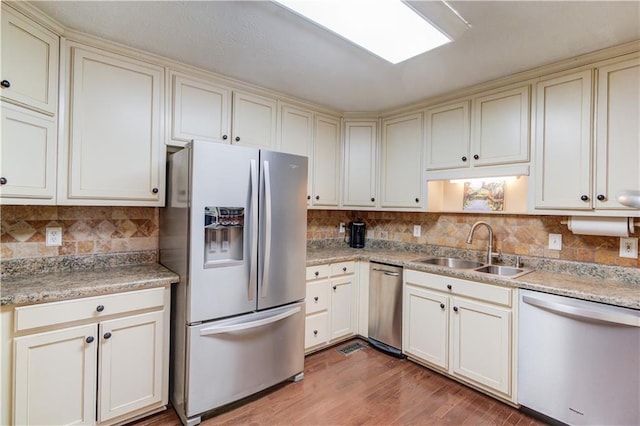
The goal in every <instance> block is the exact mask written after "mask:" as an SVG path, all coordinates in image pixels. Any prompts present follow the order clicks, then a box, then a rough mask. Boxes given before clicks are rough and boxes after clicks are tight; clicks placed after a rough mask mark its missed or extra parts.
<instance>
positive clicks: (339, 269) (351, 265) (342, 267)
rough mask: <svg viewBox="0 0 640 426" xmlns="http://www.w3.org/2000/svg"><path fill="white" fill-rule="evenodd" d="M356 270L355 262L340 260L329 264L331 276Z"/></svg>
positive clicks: (351, 272)
mask: <svg viewBox="0 0 640 426" xmlns="http://www.w3.org/2000/svg"><path fill="white" fill-rule="evenodd" d="M355 270H356V262H353V261H351V262H340V263H333V264H331V276H332V277H336V276H338V275H345V274H353V272H354V271H355Z"/></svg>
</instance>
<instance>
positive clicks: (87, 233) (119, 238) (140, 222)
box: [0, 206, 159, 260]
mask: <svg viewBox="0 0 640 426" xmlns="http://www.w3.org/2000/svg"><path fill="white" fill-rule="evenodd" d="M0 215H1V221H0V224H1V235H0V241H1V242H2V246H1V247H2V248H1V251H0V258H1V259H5V260H6V259H27V258H37V257H49V256H70V255H90V254H104V253H123V252H136V251H144V250H157V249H158V231H159V211H158V209H157V208H152V207H76V206H1V207H0ZM55 226H58V227H61V228H62V245H61V246H58V247H47V246H46V245H45V235H46V234H45V230H46V228H47V227H55Z"/></svg>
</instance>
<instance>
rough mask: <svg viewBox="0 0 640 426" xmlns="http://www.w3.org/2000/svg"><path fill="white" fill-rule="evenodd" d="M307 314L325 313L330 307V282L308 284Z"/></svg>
mask: <svg viewBox="0 0 640 426" xmlns="http://www.w3.org/2000/svg"><path fill="white" fill-rule="evenodd" d="M305 301H306V302H307V305H306V309H307V314H312V313H315V312H320V311H324V310H326V309H327V307H328V306H329V281H320V282H314V283H311V284H307V297H306V299H305Z"/></svg>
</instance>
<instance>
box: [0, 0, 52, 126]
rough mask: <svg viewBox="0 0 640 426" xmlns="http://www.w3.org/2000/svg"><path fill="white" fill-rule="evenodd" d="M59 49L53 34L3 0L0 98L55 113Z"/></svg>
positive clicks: (33, 108)
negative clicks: (15, 10) (6, 4)
mask: <svg viewBox="0 0 640 426" xmlns="http://www.w3.org/2000/svg"><path fill="white" fill-rule="evenodd" d="M58 51H59V38H58V36H57V35H56V34H54V33H52V32H51V31H49V30H47V29H46V28H44V27H43V26H41V25H39V24H37V23H35V22H33V21H31V20H29V19H27V18H26V17H24V16H23V15H21V14H19V13H17V12H14V11H13V10H12V9H10V8H8V7H5V6H4V4H3V7H2V75H1V76H0V78H1V79H2V81H1V82H0V98H1V99H2V100H3V101H6V102H10V103H14V104H16V105H20V106H23V107H25V108H29V109H32V110H34V111H39V112H42V113H45V114H48V115H51V116H52V115H54V114H55V112H56V107H57V101H58Z"/></svg>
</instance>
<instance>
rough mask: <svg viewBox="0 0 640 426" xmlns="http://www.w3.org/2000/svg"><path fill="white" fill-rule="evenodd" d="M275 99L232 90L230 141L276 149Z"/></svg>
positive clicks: (276, 113)
mask: <svg viewBox="0 0 640 426" xmlns="http://www.w3.org/2000/svg"><path fill="white" fill-rule="evenodd" d="M276 104H277V102H276V100H275V99H271V98H266V97H264V96H258V95H254V94H249V93H245V92H238V91H236V92H233V124H232V138H231V143H233V144H238V145H243V146H251V147H254V148H261V149H276V123H277V116H278V111H277V108H276Z"/></svg>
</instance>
